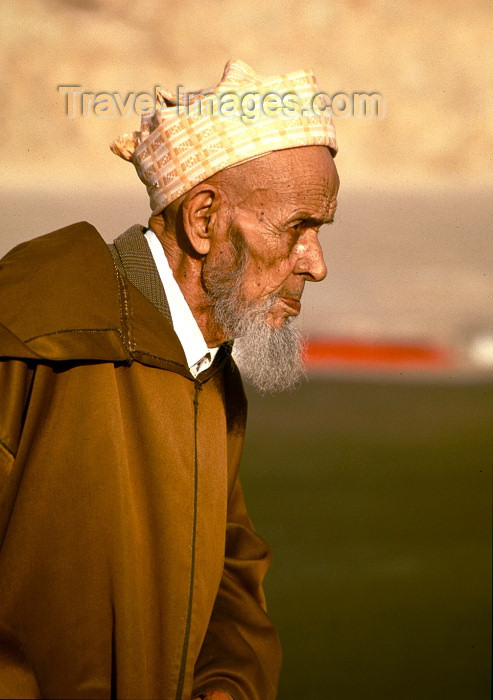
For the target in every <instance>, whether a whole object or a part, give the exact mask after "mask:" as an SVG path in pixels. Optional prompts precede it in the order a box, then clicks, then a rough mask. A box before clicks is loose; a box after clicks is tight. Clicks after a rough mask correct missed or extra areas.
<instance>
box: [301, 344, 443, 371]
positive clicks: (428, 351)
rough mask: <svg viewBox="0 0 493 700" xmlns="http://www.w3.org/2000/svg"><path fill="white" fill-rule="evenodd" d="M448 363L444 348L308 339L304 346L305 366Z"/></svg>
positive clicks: (423, 345)
mask: <svg viewBox="0 0 493 700" xmlns="http://www.w3.org/2000/svg"><path fill="white" fill-rule="evenodd" d="M451 364H452V355H451V353H450V351H449V350H448V349H446V348H441V347H436V346H432V345H425V344H420V345H417V344H416V345H412V344H400V343H392V342H381V343H377V342H374V343H372V342H365V341H354V340H350V341H349V340H329V339H327V340H324V339H309V340H308V342H307V344H306V347H305V365H306V367H307V368H309V369H317V368H323V367H336V366H341V367H361V366H363V367H380V368H385V367H388V368H394V367H400V366H405V367H416V368H426V367H429V368H443V367H449V366H450V365H451Z"/></svg>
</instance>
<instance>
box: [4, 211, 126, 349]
mask: <svg viewBox="0 0 493 700" xmlns="http://www.w3.org/2000/svg"><path fill="white" fill-rule="evenodd" d="M0 290H1V293H0V328H1V329H2V347H0V354H2V356H6V355H8V354H9V348H12V349H14V348H15V351H16V352H18V353H21V352H22V350H21V347H24V348H25V352H26V356H32V353H33V352H34V353H35V354H36V353H40V356H41V357H43V356H44V354H43V352H44V351H43V348H44V349H45V350H47V345H50V347H51V350H54V345H55V344H56V342H55V341H56V340H57V336H59V338H58V340H60V339H61V337H62V335H63V334H65V340H68V339H69V337H70V343H69V344H72V345H73V344H74V340H75V338H76V334H77V333H85V337H86V338H87V336H88V333H91V332H92V333H93V334H98V333H99V334H101V333H103V334H104V333H105V332H106V333H108V332H110V333H113V335H114V334H115V333H116V334H117V335H118V333H119V332H120V325H121V324H120V317H121V314H120V302H119V288H118V277H117V273H116V270H115V267H114V264H113V259H112V256H111V254H110V252H109V250H108V246H107V245H106V243H105V242H104V240H103V238H102V237H101V235H100V234H99V233H98V231H97V230H96V228H95V227H94V226H92V225H91V224H89V223H87V222H79V223H75V224H72V225H71V226H67V227H64V228H62V229H58V230H57V231H53V232H51V233H48V234H45V235H43V236H40V237H38V238H33V239H31V240H29V241H26V242H24V243H21V244H19V245H18V246H16V247H15V248H13V249H12V250H11V251H10V252H9V253H7V255H6V256H5V257H4V258H2V260H0ZM68 334H70V335H68ZM49 338H51V341H48V339H49ZM14 339H15V340H14ZM58 344H59V343H58ZM75 345H77V342H75ZM120 345H121V343H120ZM65 346H66V347H67V348H68V345H67V342H65ZM49 352H50V351H49V350H48V355H49ZM87 352H90V353H91V352H92V354H94V349H93V351H90V349H88V351H87ZM76 354H77V353H76ZM79 354H80V353H79ZM117 354H118V353H117ZM119 354H120V355H121V354H122V353H121V350H120V352H119Z"/></svg>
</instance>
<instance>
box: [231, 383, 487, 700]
mask: <svg viewBox="0 0 493 700" xmlns="http://www.w3.org/2000/svg"><path fill="white" fill-rule="evenodd" d="M247 391H248V395H249V406H250V409H249V428H248V432H247V442H246V446H245V454H244V459H243V466H242V469H243V484H244V489H245V494H246V498H247V503H248V506H249V511H250V515H251V517H252V519H253V520H254V523H255V526H256V528H257V530H258V531H259V532H260V534H261V535H262V536H263V537H265V539H267V540H268V541H269V544H270V545H271V546H272V548H273V550H274V564H273V566H272V568H271V570H270V572H269V574H268V577H267V579H266V585H265V588H266V594H267V597H268V604H269V610H270V614H271V616H272V617H273V618H274V620H275V621H276V623H277V626H278V629H279V633H280V636H281V641H282V644H283V649H284V668H283V674H282V679H281V686H280V692H279V700H291V699H293V700H294V699H295V698H296V699H297V700H299V699H300V698H301V699H303V700H325V699H326V698H335V700H345V699H351V700H356V699H358V700H359V698H365V699H367V698H368V699H371V698H375V699H377V698H378V699H382V700H386V699H389V700H400V699H409V700H411V699H412V700H421V699H425V698H427V699H428V698H429V699H430V700H431V699H433V700H437V699H440V700H442V699H446V700H449V699H450V700H452V699H457V700H459V699H460V700H480V699H483V698H489V697H490V668H491V467H492V461H493V384H486V385H483V384H479V383H478V384H475V385H474V384H473V385H471V384H467V385H466V384H444V383H442V384H440V383H437V384H430V383H423V382H421V383H419V382H418V383H416V382H415V383H411V382H397V381H392V380H390V379H389V380H383V379H378V380H373V381H372V380H365V381H362V380H356V379H354V378H353V379H350V378H334V377H331V378H328V379H326V380H324V379H317V380H312V381H310V382H308V383H305V384H304V385H302V386H301V387H300V388H299V389H297V390H296V391H294V392H290V393H285V394H281V395H278V396H272V397H261V396H259V395H258V394H256V393H255V392H254V391H253V390H251V389H250V388H249V387H247Z"/></svg>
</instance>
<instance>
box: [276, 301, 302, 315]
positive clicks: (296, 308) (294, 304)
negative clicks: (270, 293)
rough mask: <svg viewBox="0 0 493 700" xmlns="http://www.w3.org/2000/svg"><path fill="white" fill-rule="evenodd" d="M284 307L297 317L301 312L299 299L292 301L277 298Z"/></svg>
mask: <svg viewBox="0 0 493 700" xmlns="http://www.w3.org/2000/svg"><path fill="white" fill-rule="evenodd" d="M279 298H280V300H281V301H282V302H283V304H284V305H285V306H287V307H288V309H290V311H291V312H292V313H293V314H294V315H295V316H297V315H298V314H299V313H300V311H301V302H300V300H299V299H294V298H292V297H279Z"/></svg>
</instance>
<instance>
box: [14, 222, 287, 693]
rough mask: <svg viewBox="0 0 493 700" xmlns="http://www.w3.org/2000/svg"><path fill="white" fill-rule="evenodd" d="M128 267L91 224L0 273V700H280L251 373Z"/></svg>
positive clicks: (27, 251) (62, 234)
mask: <svg viewBox="0 0 493 700" xmlns="http://www.w3.org/2000/svg"><path fill="white" fill-rule="evenodd" d="M142 231H143V229H142V230H141V231H140V234H139V232H138V231H137V232H135V231H134V234H135V236H134V237H135V240H137V239H138V235H140V237H141V238H140V240H141V239H142ZM117 245H118V244H117ZM116 252H117V253H118V250H117V251H116ZM113 254H114V257H116V259H117V261H118V255H116V256H115V249H114V250H113ZM120 262H121V260H120ZM127 262H128V261H127ZM146 264H147V263H146ZM150 264H151V266H152V262H151V263H150ZM137 268H138V265H137ZM122 270H123V272H125V273H126V274H122ZM133 272H135V275H134V276H133V277H132V270H131V269H130V270H128V269H126V268H125V260H123V264H116V265H115V263H114V260H113V259H112V255H111V253H110V251H109V249H108V247H107V246H106V244H105V243H104V241H103V239H102V238H101V237H100V236H99V234H98V232H97V231H96V230H95V229H94V228H93V227H92V226H91V225H89V224H87V223H79V224H74V225H73V226H69V227H67V228H65V229H61V230H59V231H55V232H54V233H51V234H48V235H46V236H42V237H41V238H38V239H34V240H32V241H30V242H27V243H23V244H21V245H20V246H17V248H15V249H14V250H13V251H11V252H10V253H9V254H8V255H7V256H6V257H5V258H4V259H3V260H2V261H1V263H0V358H1V359H0V697H2V698H6V697H15V698H21V697H23V698H38V697H47V698H129V699H130V698H159V700H181V699H184V700H190V698H191V697H192V696H195V695H196V694H198V693H202V692H205V691H207V690H211V689H218V690H220V689H222V690H225V691H227V692H229V693H230V694H231V695H233V697H234V698H235V699H236V700H270V699H272V698H274V697H275V695H276V691H275V689H276V684H277V677H278V672H279V663H280V652H279V645H278V640H277V636H276V633H275V631H274V628H273V626H272V623H271V621H270V620H269V618H268V616H267V615H266V612H265V601H264V597H263V592H262V586H261V583H262V579H263V577H264V575H265V572H266V569H267V567H268V564H269V561H270V552H269V550H268V548H267V546H266V545H265V543H264V542H263V541H262V540H261V539H260V538H259V537H258V536H257V535H256V534H255V532H254V530H253V528H252V526H251V523H250V521H249V519H248V516H247V513H246V509H245V505H244V501H243V497H242V493H241V486H240V482H239V479H238V466H239V460H240V456H241V450H242V443H243V434H244V427H245V419H246V401H245V396H244V392H243V388H242V384H241V379H240V376H239V373H238V370H237V369H236V366H235V365H234V362H233V361H232V359H231V356H230V348H229V347H227V346H224V347H222V348H221V350H220V352H219V353H218V356H217V357H216V359H215V361H214V363H213V365H212V367H211V368H210V369H209V370H207V371H206V372H203V373H202V374H201V375H199V378H198V379H196V380H194V378H193V377H192V375H191V374H190V372H189V370H188V368H187V366H186V361H185V356H184V353H183V350H182V348H181V345H180V343H179V341H178V338H177V337H176V335H175V333H174V331H173V329H172V326H171V324H170V322H169V320H168V319H167V318H166V314H165V313H164V312H163V311H165V309H159V308H158V307H159V304H156V302H155V300H153V302H154V303H151V301H149V299H148V298H146V294H147V296H149V291H148V290H146V289H142V290H141V291H139V289H138V288H137V287H136V286H135V284H137V285H138V280H139V274H140V279H144V280H145V279H146V278H148V277H146V271H145V270H144V274H143V275H142V270H139V269H137V270H136V271H135V270H134V271H133ZM148 272H149V274H150V275H151V277H152V276H154V279H155V276H156V271H155V268H153V269H151V270H150V271H148ZM130 279H132V282H133V283H132V282H131V281H130ZM136 280H137V281H136ZM144 286H145V284H144Z"/></svg>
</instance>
